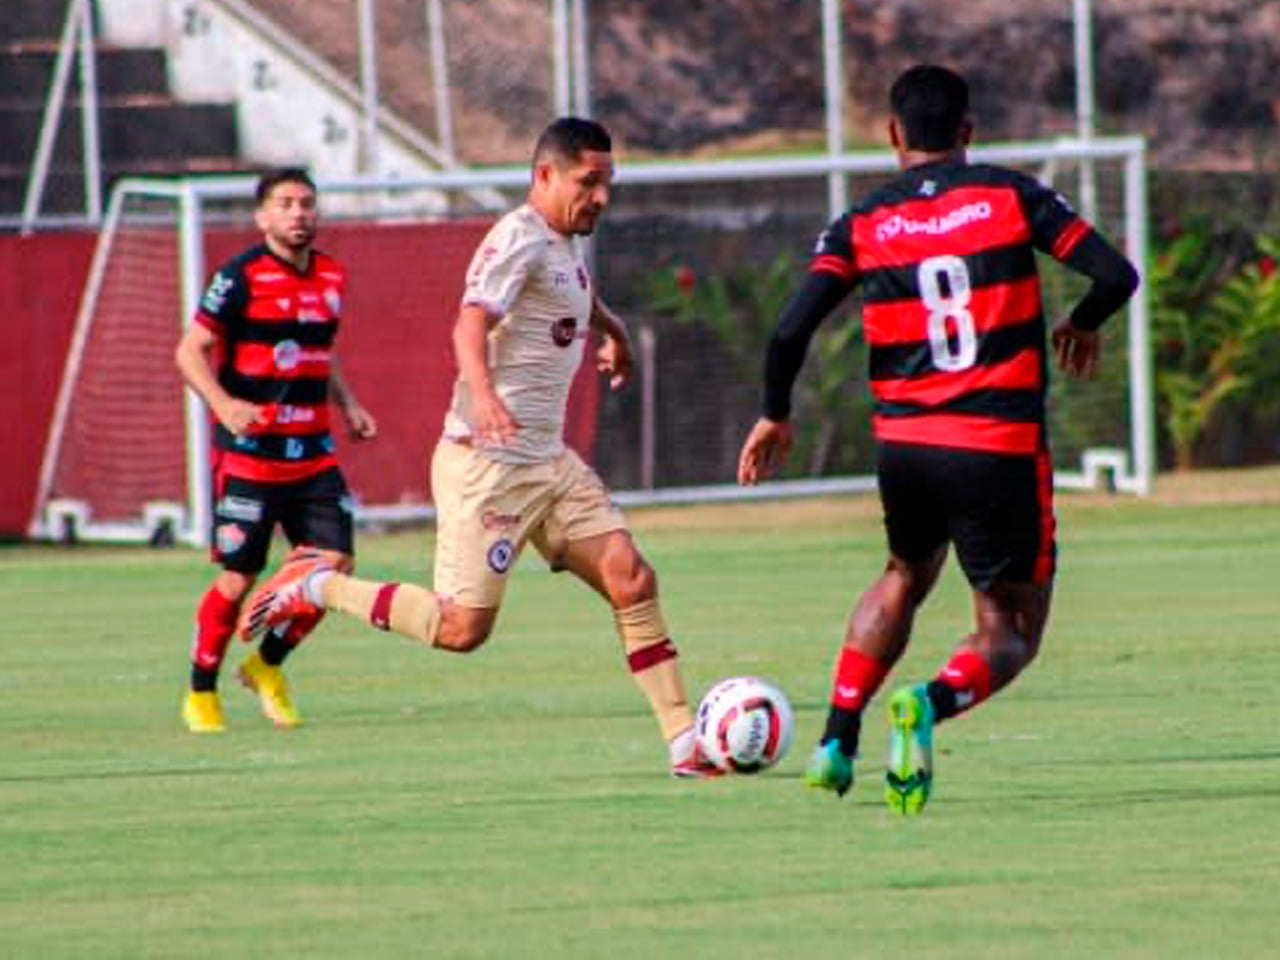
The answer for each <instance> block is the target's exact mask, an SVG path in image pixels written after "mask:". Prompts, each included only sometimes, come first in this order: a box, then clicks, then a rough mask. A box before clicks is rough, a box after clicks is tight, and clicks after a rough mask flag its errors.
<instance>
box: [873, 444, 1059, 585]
mask: <svg viewBox="0 0 1280 960" xmlns="http://www.w3.org/2000/svg"><path fill="white" fill-rule="evenodd" d="M877 471H878V473H879V478H880V500H881V503H883V504H884V525H885V531H886V532H887V534H888V537H889V550H890V551H891V552H892V553H893V554H894V555H895V556H897V557H899V558H900V559H902V560H907V561H915V562H918V561H922V560H926V559H928V558H929V557H931V556H933V554H934V553H935V552H936V551H937V550H938V548H939V547H941V546H943V545H944V544H946V543H951V544H953V545H954V546H955V551H956V556H957V558H959V560H960V566H961V567H962V568H963V569H964V572H965V576H966V577H968V578H969V584H970V585H971V586H972V587H973V589H975V590H981V591H984V592H985V591H988V590H990V589H991V587H992V585H993V584H995V583H996V582H998V581H1003V582H1006V583H1047V582H1049V581H1050V580H1052V579H1053V573H1054V568H1055V564H1056V559H1057V546H1056V544H1055V542H1054V518H1053V471H1052V468H1051V466H1050V464H1049V454H1048V452H1047V451H1045V452H1042V453H1038V454H1035V455H1032V456H1023V455H1006V454H996V453H984V452H981V451H970V450H955V449H951V448H943V447H926V446H917V445H911V444H898V443H886V444H881V445H880V446H879V449H878V466H877Z"/></svg>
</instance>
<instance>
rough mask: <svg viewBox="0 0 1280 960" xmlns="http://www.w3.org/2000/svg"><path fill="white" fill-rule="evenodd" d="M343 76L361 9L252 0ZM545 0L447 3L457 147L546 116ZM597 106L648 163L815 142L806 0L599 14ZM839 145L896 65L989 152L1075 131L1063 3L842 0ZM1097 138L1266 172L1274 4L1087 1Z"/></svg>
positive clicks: (505, 143) (418, 118)
mask: <svg viewBox="0 0 1280 960" xmlns="http://www.w3.org/2000/svg"><path fill="white" fill-rule="evenodd" d="M255 2H256V3H257V4H258V5H259V6H261V7H262V8H263V9H264V10H265V11H266V12H268V13H269V14H270V15H272V16H273V17H275V18H276V19H277V20H279V21H280V22H281V23H282V24H284V25H286V26H287V27H289V28H290V29H291V30H293V31H294V32H296V33H298V34H299V35H301V36H302V37H303V38H304V39H306V40H307V41H308V42H310V43H312V44H313V45H314V46H315V47H316V48H317V49H319V50H321V51H322V52H323V53H324V54H325V55H326V56H327V57H329V58H330V59H331V60H333V61H334V62H335V63H337V64H338V65H339V66H340V67H342V68H344V69H345V70H347V71H348V72H349V73H350V74H351V75H352V76H353V77H354V76H355V74H356V36H355V31H354V23H355V12H354V9H355V0H326V2H324V3H308V4H299V3H296V2H294V0H255ZM549 7H550V5H549V4H548V3H546V2H544V0H485V2H484V3H461V2H447V3H446V4H445V8H446V20H447V30H448V46H449V51H450V61H449V66H450V72H451V82H452V85H453V87H454V90H455V94H454V100H453V105H454V111H455V115H456V118H457V119H456V121H455V123H456V125H457V129H458V138H459V143H460V150H461V153H462V154H463V156H464V158H465V159H467V160H468V161H471V162H493V161H507V162H510V161H515V160H520V159H523V157H524V155H525V152H526V151H527V149H528V141H529V138H530V136H531V135H532V133H533V132H534V131H536V130H537V129H538V128H539V127H540V126H541V124H542V122H543V121H544V120H545V119H546V116H547V113H548V111H549V109H550V106H549V105H550V103H551V100H552V98H551V88H552V69H551V63H550V56H549V51H550V49H551V33H550V23H549V14H548V9H549ZM423 8H424V4H423V3H422V0H381V2H380V3H379V5H378V10H379V23H378V29H379V36H380V39H381V42H382V49H381V51H380V58H381V67H382V70H381V74H382V84H383V88H384V91H385V92H386V94H387V97H388V99H389V101H390V102H391V104H392V105H393V106H394V107H395V108H396V109H397V110H399V111H400V112H402V113H404V114H405V115H406V116H408V117H409V118H410V119H412V120H414V122H416V123H418V124H420V125H421V126H422V127H423V128H424V129H427V130H431V129H433V128H434V126H435V118H434V111H433V109H432V106H431V104H432V94H431V89H430V72H429V68H428V64H427V59H426V55H425V36H426V32H425V29H424V26H423V23H424V15H423ZM589 9H590V16H591V24H590V28H591V36H592V55H593V59H594V70H593V76H592V92H593V102H594V104H595V112H596V114H597V115H598V116H600V117H601V118H604V119H605V120H607V122H609V124H610V125H611V126H612V127H613V128H614V130H615V131H616V132H617V133H618V134H620V135H621V137H622V138H623V139H624V140H625V142H626V144H627V147H628V149H630V150H632V151H643V152H670V151H689V150H720V149H726V148H742V147H744V146H745V147H751V146H757V147H759V146H777V145H779V144H786V143H790V142H797V141H799V142H811V143H814V142H821V139H822V129H823V117H822V61H821V40H820V38H821V25H820V19H819V18H820V4H819V3H818V2H817V0H607V2H605V0H594V2H591V3H589ZM843 11H844V37H843V42H844V52H845V62H846V71H847V79H848V85H849V93H850V96H849V104H848V108H847V113H848V117H847V120H848V125H849V129H850V131H851V134H850V136H851V139H853V140H855V141H857V142H861V143H867V144H878V143H880V142H881V135H882V133H881V132H882V130H883V125H884V106H883V105H884V100H885V96H886V92H887V87H888V84H889V83H890V82H891V81H892V79H893V77H894V76H895V75H896V73H897V72H898V71H899V70H900V69H902V68H903V67H904V66H907V65H909V64H910V63H913V62H917V61H922V60H928V61H934V62H941V63H946V64H950V65H953V66H956V67H958V68H960V69H961V70H963V71H964V72H965V73H967V74H968V76H969V77H970V79H971V81H972V83H973V87H974V94H975V109H976V112H977V115H978V120H979V131H980V134H981V135H982V136H983V137H984V138H985V139H989V140H990V139H1000V140H1008V139H1031V138H1040V137H1045V136H1052V135H1055V134H1060V133H1069V132H1071V131H1072V130H1073V129H1074V67H1073V45H1072V22H1071V4H1069V3H1067V2H1066V0H1060V2H1055V3H1043V2H1041V3H1030V4H1014V3H1010V2H1008V0H965V2H963V3H957V2H955V0H844V4H843ZM1094 36H1095V76H1096V87H1097V101H1098V111H1099V119H1098V126H1099V129H1100V130H1101V131H1102V132H1109V133H1141V134H1144V135H1145V136H1147V137H1148V138H1149V139H1150V142H1151V146H1152V152H1153V156H1154V158H1155V162H1156V164H1157V165H1159V166H1165V167H1183V168H1200V169H1205V168H1210V169H1220V170H1230V169H1236V170H1240V169H1255V168H1258V167H1259V166H1265V167H1270V168H1272V169H1277V168H1280V145H1278V143H1277V141H1280V138H1278V137H1277V132H1278V131H1277V127H1278V126H1280V2H1277V0H1095V2H1094Z"/></svg>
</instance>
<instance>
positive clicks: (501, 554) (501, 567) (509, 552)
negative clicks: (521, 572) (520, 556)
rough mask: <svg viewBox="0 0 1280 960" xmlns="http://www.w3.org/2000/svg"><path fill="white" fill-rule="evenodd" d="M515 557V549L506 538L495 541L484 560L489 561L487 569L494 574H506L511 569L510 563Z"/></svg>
mask: <svg viewBox="0 0 1280 960" xmlns="http://www.w3.org/2000/svg"><path fill="white" fill-rule="evenodd" d="M515 557H516V548H515V544H513V543H512V542H511V541H510V540H508V539H507V538H506V537H503V538H502V539H501V540H495V541H494V542H493V546H491V547H490V548H489V552H488V554H487V555H486V557H485V559H487V560H488V561H489V569H491V570H492V571H493V572H494V573H506V572H507V571H508V570H510V569H511V561H512V560H514V559H515Z"/></svg>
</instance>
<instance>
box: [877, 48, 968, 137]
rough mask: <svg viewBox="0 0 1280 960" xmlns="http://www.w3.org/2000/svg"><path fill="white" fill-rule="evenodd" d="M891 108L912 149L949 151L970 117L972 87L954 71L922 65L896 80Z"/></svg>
mask: <svg viewBox="0 0 1280 960" xmlns="http://www.w3.org/2000/svg"><path fill="white" fill-rule="evenodd" d="M889 106H890V108H892V110H893V115H894V116H895V117H897V118H898V120H899V122H900V123H901V124H902V129H903V134H904V136H905V137H906V141H907V142H906V146H907V147H908V148H909V149H912V150H928V151H940V150H950V149H951V148H952V147H956V146H959V145H960V131H961V130H962V129H963V127H964V123H965V120H966V118H967V117H968V115H969V84H968V83H966V82H965V79H964V77H962V76H960V74H958V73H956V72H955V71H954V70H948V69H947V68H946V67H938V66H933V65H932V64H919V65H917V66H914V67H911V68H909V69H908V70H906V71H904V72H903V73H902V75H901V76H900V77H898V79H897V80H895V81H894V83H893V89H891V90H890V91H889Z"/></svg>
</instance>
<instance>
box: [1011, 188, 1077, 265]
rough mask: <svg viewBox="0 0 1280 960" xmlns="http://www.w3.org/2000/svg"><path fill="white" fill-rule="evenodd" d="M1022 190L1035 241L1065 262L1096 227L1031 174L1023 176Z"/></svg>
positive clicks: (1023, 201) (1057, 258)
mask: <svg viewBox="0 0 1280 960" xmlns="http://www.w3.org/2000/svg"><path fill="white" fill-rule="evenodd" d="M1018 193H1019V195H1020V196H1021V198H1022V206H1023V209H1024V210H1025V211H1026V215H1027V222H1028V223H1029V224H1030V226H1031V242H1032V243H1033V244H1035V246H1036V248H1037V249H1039V250H1043V251H1044V252H1045V253H1047V254H1049V255H1050V256H1051V257H1053V258H1054V259H1055V260H1062V261H1065V260H1066V259H1067V258H1068V257H1069V256H1071V251H1072V250H1074V249H1075V248H1076V246H1078V245H1079V243H1080V241H1081V240H1083V239H1084V238H1085V236H1086V235H1087V234H1089V233H1090V232H1092V230H1093V227H1092V226H1091V225H1090V224H1089V222H1088V221H1087V220H1085V219H1084V218H1083V217H1081V216H1080V215H1079V214H1077V213H1076V212H1075V210H1074V209H1072V207H1071V203H1070V202H1069V201H1068V200H1067V198H1066V197H1064V196H1063V195H1062V194H1060V193H1058V192H1057V191H1056V190H1051V189H1050V188H1048V187H1046V186H1045V185H1044V184H1042V183H1040V182H1039V181H1037V180H1033V179H1032V178H1031V177H1023V178H1020V179H1019V188H1018Z"/></svg>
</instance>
